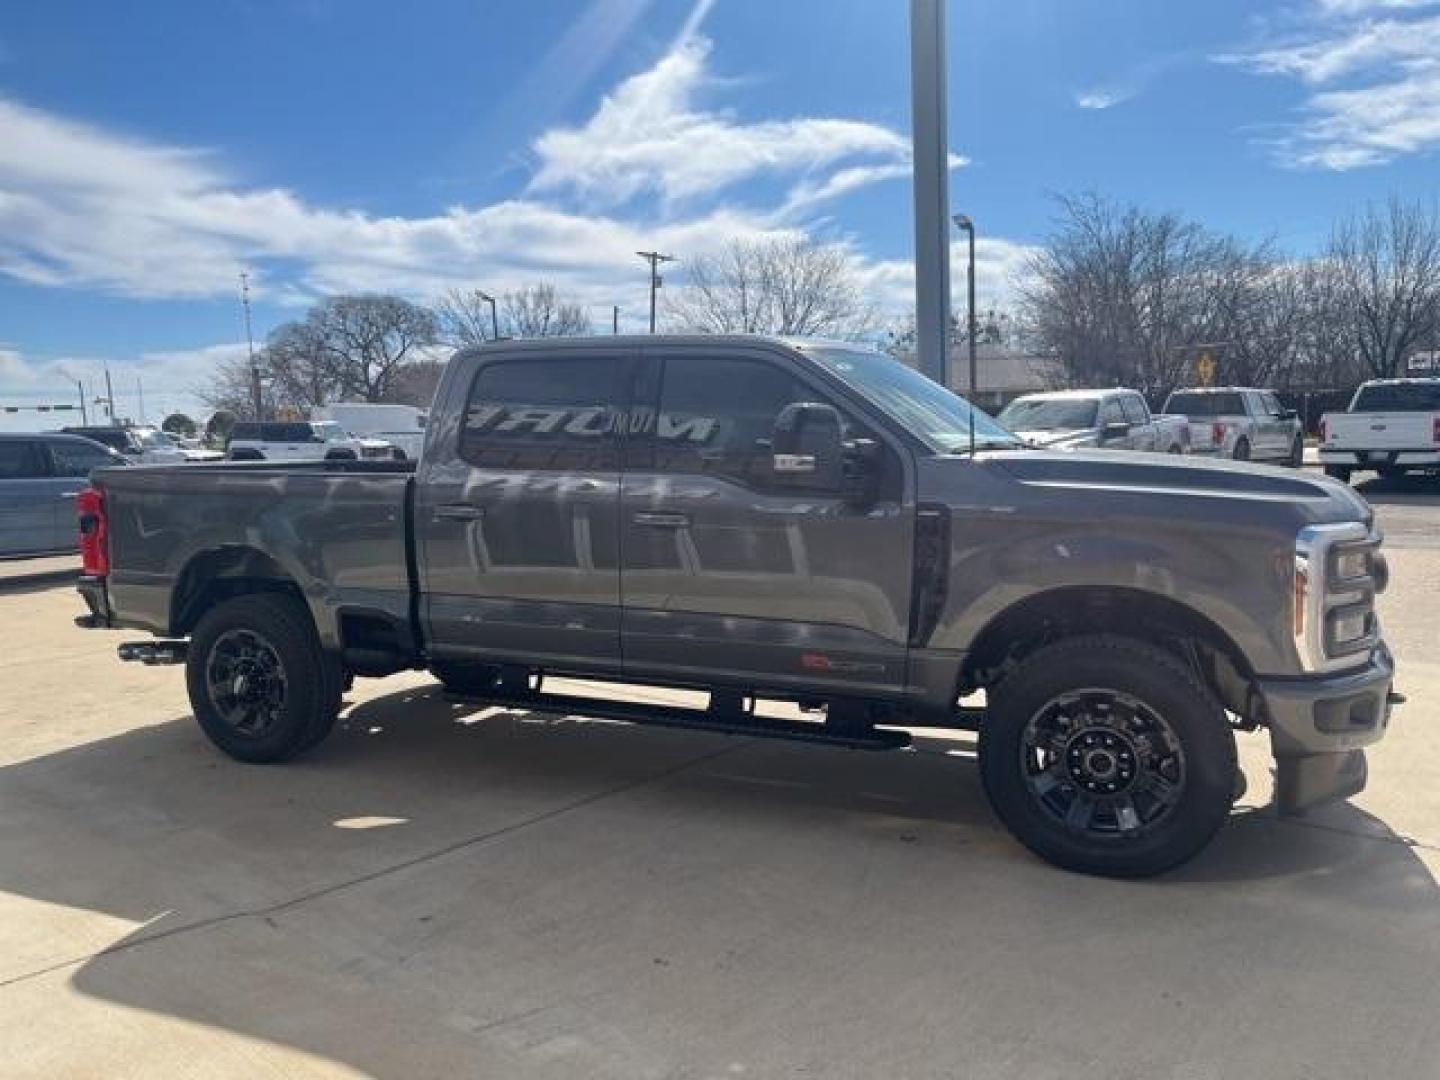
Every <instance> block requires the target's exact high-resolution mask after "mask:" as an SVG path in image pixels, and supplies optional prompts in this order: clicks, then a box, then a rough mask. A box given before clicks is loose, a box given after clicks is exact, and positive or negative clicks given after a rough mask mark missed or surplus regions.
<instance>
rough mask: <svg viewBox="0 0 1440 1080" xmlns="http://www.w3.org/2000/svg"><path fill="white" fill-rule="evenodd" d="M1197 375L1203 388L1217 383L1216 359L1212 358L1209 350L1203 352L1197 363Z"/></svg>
mask: <svg viewBox="0 0 1440 1080" xmlns="http://www.w3.org/2000/svg"><path fill="white" fill-rule="evenodd" d="M1195 375H1196V377H1197V378H1198V379H1199V380H1200V385H1201V386H1209V385H1210V384H1211V383H1213V382H1214V381H1215V357H1213V356H1211V355H1210V353H1209V351H1208V350H1207V351H1205V352H1202V353H1201V354H1200V358H1199V359H1198V360H1196V361H1195Z"/></svg>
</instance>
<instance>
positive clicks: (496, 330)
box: [475, 289, 500, 341]
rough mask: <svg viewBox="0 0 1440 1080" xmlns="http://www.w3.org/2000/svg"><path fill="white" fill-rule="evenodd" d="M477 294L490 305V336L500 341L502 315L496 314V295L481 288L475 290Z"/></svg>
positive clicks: (493, 339) (483, 301) (482, 301)
mask: <svg viewBox="0 0 1440 1080" xmlns="http://www.w3.org/2000/svg"><path fill="white" fill-rule="evenodd" d="M475 295H476V296H477V297H478V298H479V299H480V301H481V303H485V304H489V305H490V338H491V340H492V341H499V340H500V316H498V315H496V314H495V297H493V296H491V295H490V294H489V293H487V292H482V291H481V290H479V289H476V290H475Z"/></svg>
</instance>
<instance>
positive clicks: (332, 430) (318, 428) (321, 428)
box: [311, 422, 350, 442]
mask: <svg viewBox="0 0 1440 1080" xmlns="http://www.w3.org/2000/svg"><path fill="white" fill-rule="evenodd" d="M311 426H312V427H314V429H315V434H316V435H317V436H318V437H319V438H320V439H321V440H323V441H324V442H344V441H345V440H346V439H348V438H350V434H349V432H347V431H346V430H345V429H344V428H342V427H341V426H340V425H339V424H335V423H330V422H325V423H318V424H313V425H311Z"/></svg>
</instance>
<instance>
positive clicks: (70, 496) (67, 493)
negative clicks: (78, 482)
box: [60, 491, 80, 499]
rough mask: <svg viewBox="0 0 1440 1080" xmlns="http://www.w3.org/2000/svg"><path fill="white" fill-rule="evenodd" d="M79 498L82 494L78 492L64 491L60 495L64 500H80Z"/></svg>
mask: <svg viewBox="0 0 1440 1080" xmlns="http://www.w3.org/2000/svg"><path fill="white" fill-rule="evenodd" d="M79 497H80V492H78V491H62V492H61V493H60V498H62V499H78V498H79Z"/></svg>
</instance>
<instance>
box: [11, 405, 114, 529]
mask: <svg viewBox="0 0 1440 1080" xmlns="http://www.w3.org/2000/svg"><path fill="white" fill-rule="evenodd" d="M126 463H127V459H126V458H124V457H122V456H121V455H119V454H117V453H116V452H115V451H114V450H111V449H110V448H109V447H105V446H101V445H100V444H99V443H96V442H91V441H90V440H89V439H82V438H80V437H79V436H76V435H58V434H48V433H47V434H35V435H15V434H0V556H10V555H41V554H45V553H47V552H55V551H74V550H76V549H77V548H78V547H79V546H80V533H79V532H78V531H77V529H76V527H75V521H76V512H75V499H76V497H77V496H78V495H79V494H80V491H81V490H82V489H83V488H85V487H86V486H87V484H88V477H89V476H90V473H91V472H92V471H93V470H95V469H98V468H100V467H102V466H105V465H124V464H126Z"/></svg>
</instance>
